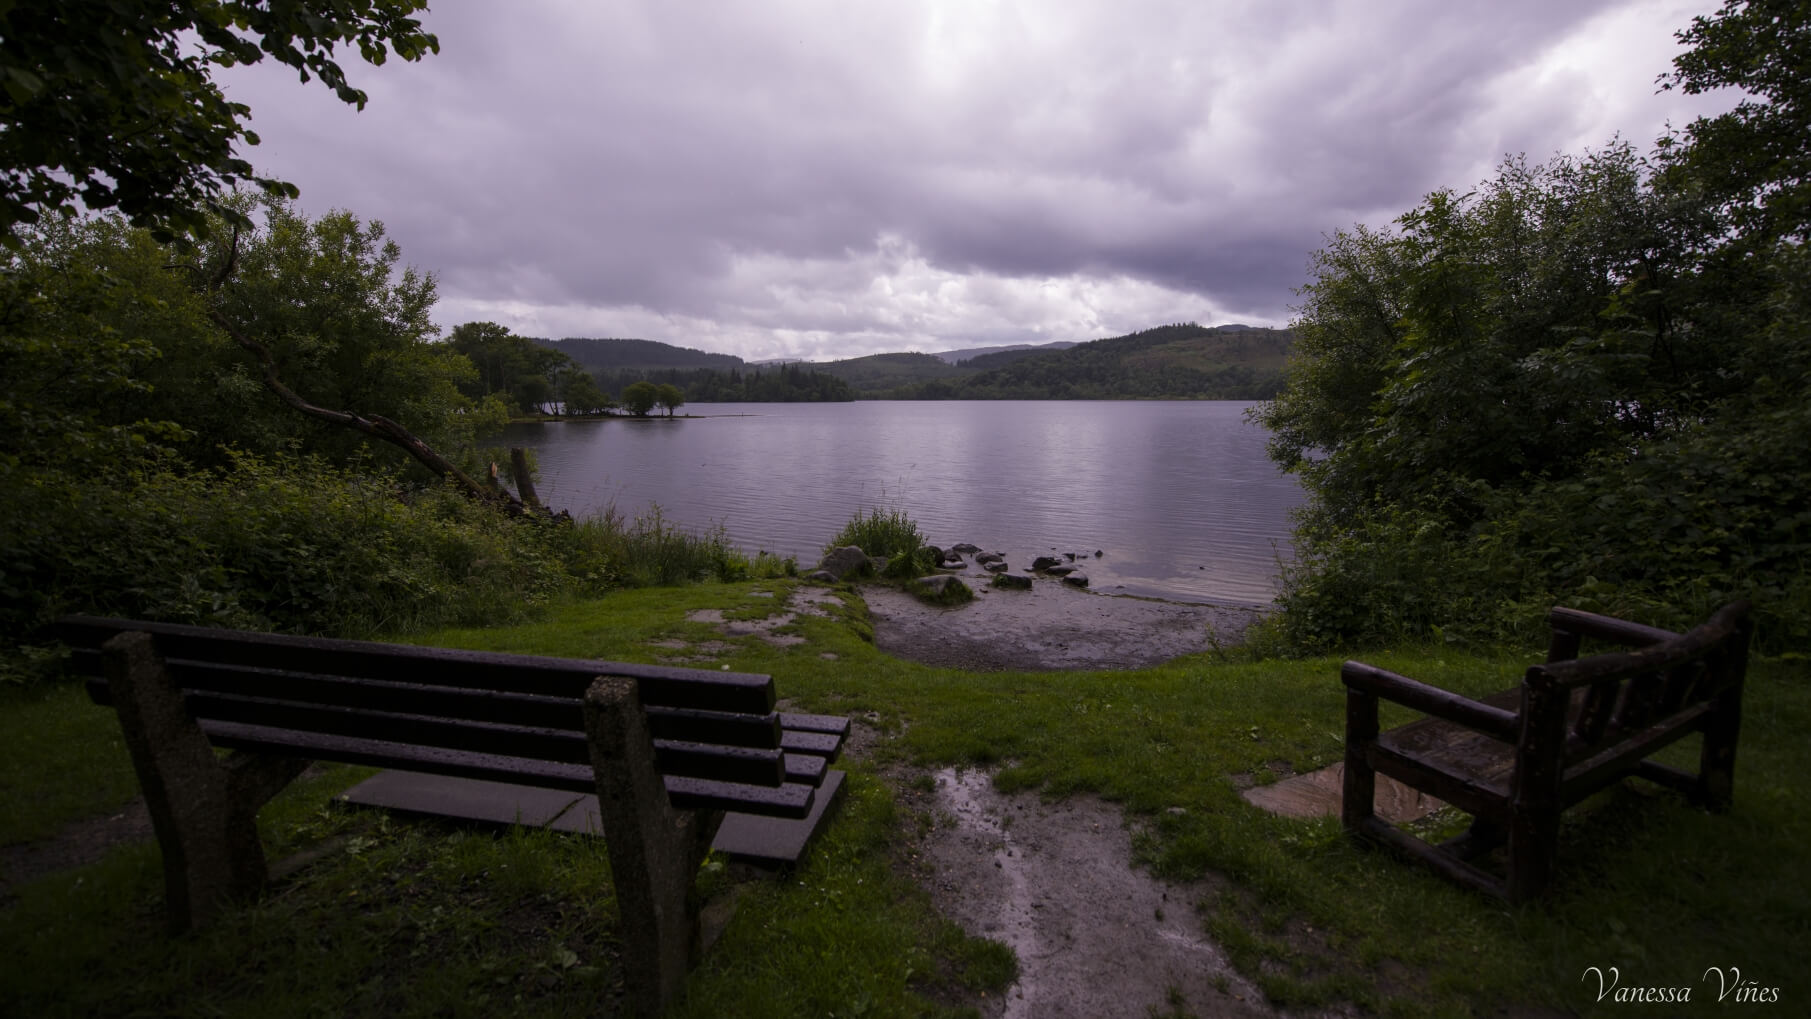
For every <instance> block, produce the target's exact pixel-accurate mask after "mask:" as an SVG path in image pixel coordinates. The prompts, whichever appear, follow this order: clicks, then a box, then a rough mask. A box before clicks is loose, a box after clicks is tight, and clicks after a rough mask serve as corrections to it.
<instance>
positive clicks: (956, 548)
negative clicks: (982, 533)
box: [950, 541, 981, 555]
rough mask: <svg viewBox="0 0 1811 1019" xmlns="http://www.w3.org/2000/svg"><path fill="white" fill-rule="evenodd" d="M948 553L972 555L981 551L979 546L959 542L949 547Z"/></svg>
mask: <svg viewBox="0 0 1811 1019" xmlns="http://www.w3.org/2000/svg"><path fill="white" fill-rule="evenodd" d="M950 551H951V552H956V553H960V554H962V555H974V554H975V553H976V552H979V551H981V546H979V545H971V544H969V543H968V542H966V541H959V542H957V543H955V544H954V545H951V546H950Z"/></svg>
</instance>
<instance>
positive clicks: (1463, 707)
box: [1339, 662, 1522, 743]
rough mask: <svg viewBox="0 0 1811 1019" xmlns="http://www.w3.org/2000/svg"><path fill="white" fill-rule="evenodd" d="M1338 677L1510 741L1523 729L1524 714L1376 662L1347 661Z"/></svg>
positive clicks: (1355, 686) (1355, 687) (1352, 686)
mask: <svg viewBox="0 0 1811 1019" xmlns="http://www.w3.org/2000/svg"><path fill="white" fill-rule="evenodd" d="M1339 678H1340V679H1341V680H1342V681H1344V682H1345V684H1346V687H1347V689H1349V690H1358V691H1362V692H1364V693H1368V694H1372V695H1374V696H1377V697H1382V698H1383V699H1385V700H1388V701H1394V702H1395V703H1397V704H1401V705H1404V706H1406V707H1411V708H1414V709H1415V710H1416V711H1420V712H1423V713H1425V714H1429V715H1433V716H1434V717H1436V718H1443V719H1446V720H1447V721H1449V722H1456V723H1458V724H1459V725H1463V726H1465V727H1466V728H1468V729H1476V730H1477V731H1479V732H1482V733H1485V734H1487V735H1490V736H1494V737H1496V738H1498V739H1502V740H1507V741H1509V742H1511V743H1513V742H1515V740H1516V738H1517V736H1518V734H1519V733H1520V732H1521V725H1522V719H1521V716H1520V715H1518V714H1517V713H1515V712H1513V711H1505V710H1504V709H1502V708H1498V707H1492V706H1491V705H1489V704H1484V703H1482V702H1480V701H1475V700H1472V699H1471V698H1470V697H1465V696H1461V695H1460V694H1456V693H1453V692H1452V691H1450V690H1442V689H1440V688H1439V687H1437V686H1431V685H1429V684H1427V683H1423V682H1421V681H1419V680H1414V679H1410V678H1409V677H1407V676H1403V675H1399V674H1397V673H1394V672H1390V671H1388V670H1386V669H1380V668H1378V667H1376V666H1375V665H1366V664H1365V663H1363V662H1347V663H1346V664H1344V665H1342V666H1340V670H1339Z"/></svg>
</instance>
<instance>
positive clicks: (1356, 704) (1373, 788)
mask: <svg viewBox="0 0 1811 1019" xmlns="http://www.w3.org/2000/svg"><path fill="white" fill-rule="evenodd" d="M1376 740H1377V696H1376V695H1375V694H1371V693H1367V692H1365V691H1363V690H1355V689H1353V688H1351V687H1347V688H1346V767H1345V771H1344V773H1343V775H1342V776H1341V780H1342V784H1341V789H1340V807H1339V812H1340V821H1341V822H1342V823H1343V824H1344V825H1345V828H1346V830H1347V831H1348V832H1352V833H1354V834H1362V833H1363V832H1365V831H1366V830H1367V824H1368V822H1369V821H1370V819H1371V817H1372V815H1373V814H1374V812H1375V811H1376V803H1377V799H1376V797H1377V773H1376V772H1375V771H1373V770H1372V769H1371V762H1370V761H1369V760H1368V759H1366V757H1365V748H1366V747H1368V746H1370V744H1372V743H1373V742H1375V741H1376Z"/></svg>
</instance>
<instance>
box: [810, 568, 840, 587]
mask: <svg viewBox="0 0 1811 1019" xmlns="http://www.w3.org/2000/svg"><path fill="white" fill-rule="evenodd" d="M805 579H806V580H815V581H817V582H818V583H820V584H834V583H836V574H834V573H831V572H830V571H829V570H817V571H815V572H812V573H807V574H805Z"/></svg>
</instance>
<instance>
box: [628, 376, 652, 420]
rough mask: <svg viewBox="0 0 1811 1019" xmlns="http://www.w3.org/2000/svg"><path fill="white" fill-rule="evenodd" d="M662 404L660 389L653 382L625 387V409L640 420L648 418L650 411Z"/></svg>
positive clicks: (637, 383) (631, 384)
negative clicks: (656, 405)
mask: <svg viewBox="0 0 1811 1019" xmlns="http://www.w3.org/2000/svg"><path fill="white" fill-rule="evenodd" d="M659 402H660V388H659V387H658V386H656V385H654V383H652V382H646V381H643V382H632V383H630V384H629V385H627V386H624V387H623V392H622V405H623V409H624V410H627V411H628V412H629V413H631V414H633V415H635V416H636V417H638V418H645V417H647V416H648V411H651V410H653V409H654V405H655V404H657V403H659Z"/></svg>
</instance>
